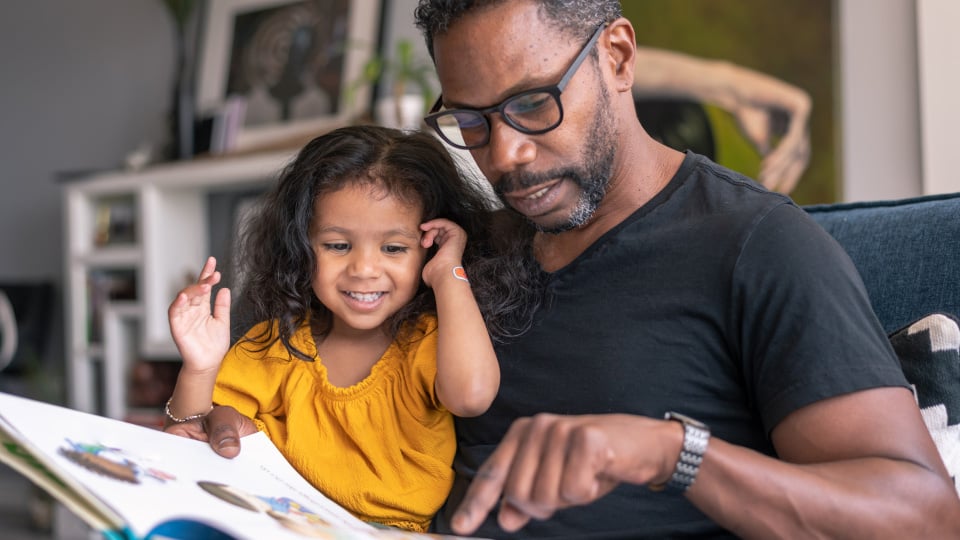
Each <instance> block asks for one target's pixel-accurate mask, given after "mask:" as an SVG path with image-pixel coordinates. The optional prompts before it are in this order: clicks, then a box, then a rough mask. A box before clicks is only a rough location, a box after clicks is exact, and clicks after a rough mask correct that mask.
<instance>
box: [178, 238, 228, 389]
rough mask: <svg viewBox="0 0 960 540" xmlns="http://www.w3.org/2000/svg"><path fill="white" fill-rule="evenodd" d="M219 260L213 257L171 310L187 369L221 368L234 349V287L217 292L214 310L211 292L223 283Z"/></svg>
mask: <svg viewBox="0 0 960 540" xmlns="http://www.w3.org/2000/svg"><path fill="white" fill-rule="evenodd" d="M220 277H221V276H220V272H219V271H217V260H216V259H215V258H213V257H209V258H208V259H207V261H206V263H204V265H203V269H202V270H201V271H200V277H199V278H198V279H197V281H196V283H191V284H190V285H187V286H186V287H184V288H183V290H181V291H180V292H179V293H178V294H177V297H176V298H174V300H173V303H171V304H170V308H169V309H168V310H167V318H168V319H169V322H170V333H171V335H172V336H173V341H174V343H176V344H177V349H178V350H179V351H180V355H181V357H182V358H183V368H182V369H185V370H189V371H191V372H196V373H203V372H209V371H210V370H217V369H219V367H220V361H221V360H222V359H223V356H224V355H225V354H226V353H227V350H228V349H229V348H230V289H227V288H221V289H220V290H219V291H217V296H216V299H215V300H214V304H213V309H212V310H211V307H210V293H211V291H212V290H213V286H214V285H216V284H217V283H219V282H220Z"/></svg>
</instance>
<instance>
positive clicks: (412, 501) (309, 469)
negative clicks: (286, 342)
mask: <svg viewBox="0 0 960 540" xmlns="http://www.w3.org/2000/svg"><path fill="white" fill-rule="evenodd" d="M264 324H267V323H261V324H260V325H257V326H256V327H255V328H253V329H252V330H251V333H252V332H257V331H260V330H261V329H262V328H263V325H264ZM436 329H437V321H436V318H435V317H433V316H423V317H421V319H420V321H419V322H418V323H417V326H416V336H415V337H422V339H417V340H416V341H413V342H412V343H409V342H408V343H409V344H407V345H406V346H405V348H406V352H404V350H403V349H404V346H403V345H400V344H398V343H397V342H394V343H392V344H391V345H390V347H389V348H388V349H387V351H386V352H385V353H384V354H383V357H381V358H380V360H378V361H377V363H376V364H375V365H374V366H373V369H372V370H371V371H370V375H368V376H367V378H366V379H364V380H363V381H360V382H359V383H357V384H355V385H353V386H351V387H349V388H339V387H335V386H333V385H332V384H330V382H329V381H328V380H327V372H326V369H325V368H324V366H323V364H322V362H319V361H314V362H305V361H303V360H299V359H296V358H295V357H293V356H292V355H291V354H290V353H288V351H287V349H286V348H285V347H284V346H283V344H282V343H281V342H280V341H277V342H275V343H274V344H273V345H272V346H271V347H270V348H269V349H268V350H266V351H263V352H259V353H257V352H252V351H251V350H250V348H251V347H249V345H251V344H247V345H248V346H247V347H246V348H244V347H242V346H238V345H234V346H233V347H232V348H231V349H230V352H228V353H227V355H226V357H224V359H223V364H222V365H221V367H220V372H219V374H218V375H217V384H216V388H215V389H214V392H213V401H214V403H216V404H218V405H229V406H232V407H234V408H236V409H237V410H238V411H239V412H240V413H241V414H244V415H246V416H248V417H250V418H253V419H254V422H255V423H256V424H257V427H258V428H259V429H260V430H261V431H263V432H265V433H266V434H267V435H268V436H269V437H270V440H272V441H273V443H274V444H275V445H276V446H277V448H279V449H280V452H282V453H283V455H284V456H285V457H286V458H287V461H289V462H290V463H291V464H292V465H293V467H294V468H295V469H296V470H297V471H298V472H299V473H300V474H301V475H302V476H303V477H304V478H306V479H307V480H308V481H309V482H310V483H311V484H313V485H314V486H315V487H316V488H317V489H319V490H320V491H321V492H323V493H324V494H325V495H326V496H327V497H330V498H331V499H333V500H334V501H336V502H337V503H339V504H340V505H341V506H343V507H344V508H346V509H347V510H349V511H351V512H352V513H353V514H355V515H356V516H357V517H359V518H360V519H363V520H365V521H372V522H377V523H382V524H384V525H390V526H394V527H400V528H404V529H408V530H413V531H418V532H425V531H426V529H427V527H428V526H429V524H430V520H431V518H432V517H433V515H434V514H435V513H436V512H437V510H439V508H440V505H442V504H443V502H444V500H445V499H446V497H447V494H448V492H449V491H450V487H451V486H452V484H453V469H452V466H451V465H452V463H453V454H454V451H455V449H456V441H455V438H454V431H453V417H452V415H451V414H450V412H449V411H447V410H446V409H445V408H444V407H443V406H442V405H441V404H440V402H439V400H438V399H437V395H436V392H435V390H434V388H435V387H434V380H435V379H436V376H437V362H436V357H437V332H436ZM292 343H293V344H294V345H295V346H296V347H297V348H298V349H300V350H301V351H303V352H305V353H307V354H311V355H313V356H314V357H316V351H317V347H316V344H315V343H314V341H313V337H312V335H311V333H310V328H309V325H304V326H303V327H301V328H300V330H298V331H297V333H296V335H294V336H293V338H292ZM253 345H254V348H255V344H253Z"/></svg>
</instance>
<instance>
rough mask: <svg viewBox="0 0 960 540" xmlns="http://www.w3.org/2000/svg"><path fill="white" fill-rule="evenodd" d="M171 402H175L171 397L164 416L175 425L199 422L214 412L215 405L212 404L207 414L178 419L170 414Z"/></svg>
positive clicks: (164, 408) (164, 407)
mask: <svg viewBox="0 0 960 540" xmlns="http://www.w3.org/2000/svg"><path fill="white" fill-rule="evenodd" d="M171 401H173V397H171V398H170V399H168V400H167V403H166V405H164V406H163V414H165V415H167V418H169V419H170V420H171V421H173V423H175V424H183V423H185V422H190V421H191V420H199V419H201V418H203V417H205V416H206V415H208V414H210V412H211V411H213V404H211V405H210V410H209V411H207V412H205V413H201V414H191V415H190V416H184V417H183V418H178V417H176V416H174V415H173V413H171V412H170V402H171Z"/></svg>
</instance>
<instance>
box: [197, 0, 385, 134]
mask: <svg viewBox="0 0 960 540" xmlns="http://www.w3.org/2000/svg"><path fill="white" fill-rule="evenodd" d="M380 11H381V2H380V0H323V1H319V0H209V1H208V3H207V10H206V13H205V15H204V18H203V20H204V22H203V29H202V37H201V49H200V54H201V56H200V61H199V64H198V68H199V69H198V77H197V110H198V111H199V113H200V114H202V115H214V116H215V115H217V114H219V113H222V111H223V110H224V108H225V104H226V103H227V102H228V98H229V100H230V101H231V102H236V100H237V98H239V100H240V101H241V103H242V107H241V109H242V113H240V116H241V118H242V122H240V123H239V124H238V126H237V133H235V134H232V138H231V140H232V141H233V143H232V147H231V148H230V149H229V150H230V151H240V150H248V149H253V148H259V147H270V146H277V145H278V144H282V143H283V141H286V140H295V139H298V138H306V137H309V136H311V135H312V134H318V133H321V132H323V131H326V130H329V129H333V128H335V127H337V126H340V125H345V124H347V123H348V122H349V121H350V120H351V119H352V118H354V117H356V116H358V115H361V114H364V113H366V112H367V109H368V108H369V105H370V104H369V101H370V96H369V90H368V89H366V88H361V89H359V90H357V91H356V92H355V93H353V94H352V95H349V94H348V92H347V89H348V87H349V85H350V83H351V82H352V81H354V80H356V79H357V78H358V77H359V75H360V73H361V71H362V69H363V65H364V63H365V62H366V61H367V60H368V59H369V58H370V56H371V55H372V54H373V53H374V52H375V51H376V48H377V39H378V35H377V34H378V31H379V26H380V16H381V13H380ZM231 108H232V107H231ZM234 110H235V109H234Z"/></svg>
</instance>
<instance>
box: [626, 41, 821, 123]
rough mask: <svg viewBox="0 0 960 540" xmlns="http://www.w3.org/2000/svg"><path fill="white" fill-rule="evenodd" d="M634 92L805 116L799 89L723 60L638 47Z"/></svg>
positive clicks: (805, 103)
mask: <svg viewBox="0 0 960 540" xmlns="http://www.w3.org/2000/svg"><path fill="white" fill-rule="evenodd" d="M636 65H637V76H636V80H635V82H634V90H635V91H636V92H637V93H638V94H641V95H661V96H682V97H687V98H692V99H697V100H700V101H703V102H706V103H710V104H713V105H717V106H719V107H721V108H723V109H727V110H734V109H736V108H738V107H742V106H753V107H758V108H763V109H769V108H776V109H781V110H784V111H786V112H788V113H790V114H801V115H805V114H806V113H807V112H808V111H809V109H810V97H809V95H808V94H807V93H806V92H805V91H804V90H803V89H801V88H799V87H797V86H794V85H792V84H789V83H786V82H784V81H782V80H780V79H777V78H775V77H771V76H769V75H766V74H764V73H760V72H758V71H754V70H752V69H749V68H745V67H743V66H739V65H737V64H733V63H731V62H727V61H723V60H708V59H702V58H698V57H694V56H690V55H687V54H683V53H680V52H676V51H670V50H665V49H654V48H646V47H639V48H638V49H637V60H636Z"/></svg>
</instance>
